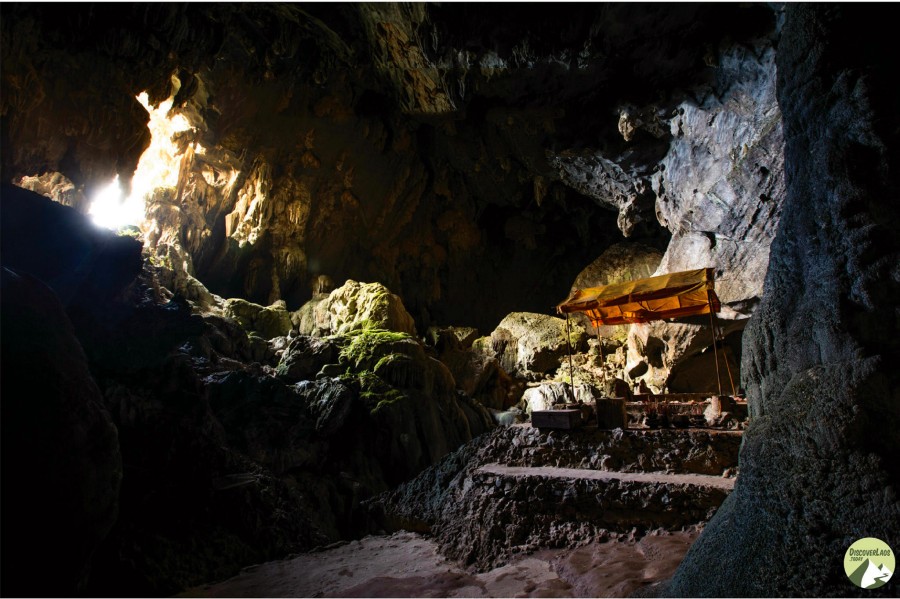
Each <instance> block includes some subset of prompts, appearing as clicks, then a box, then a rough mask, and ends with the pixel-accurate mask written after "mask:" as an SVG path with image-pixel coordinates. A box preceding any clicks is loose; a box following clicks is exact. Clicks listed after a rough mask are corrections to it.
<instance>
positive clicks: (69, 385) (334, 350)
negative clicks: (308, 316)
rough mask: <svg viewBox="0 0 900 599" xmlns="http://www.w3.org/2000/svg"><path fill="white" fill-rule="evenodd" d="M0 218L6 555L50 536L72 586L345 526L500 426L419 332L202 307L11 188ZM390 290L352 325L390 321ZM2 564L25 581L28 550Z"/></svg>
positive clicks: (135, 250) (228, 569)
mask: <svg viewBox="0 0 900 599" xmlns="http://www.w3.org/2000/svg"><path fill="white" fill-rule="evenodd" d="M0 222H2V225H3V231H2V242H3V252H2V255H0V259H2V262H3V267H4V276H3V282H2V287H3V297H2V307H3V331H4V332H3V343H4V346H3V349H4V351H3V355H4V362H3V364H4V377H3V385H4V387H3V396H4V420H3V423H4V430H3V432H4V443H7V442H8V443H10V444H11V445H10V448H12V447H15V448H16V450H15V451H13V450H10V451H4V456H3V459H4V463H3V466H4V467H3V470H4V485H6V486H8V488H9V489H16V491H14V492H12V493H10V494H9V496H8V498H7V499H5V500H4V503H5V505H6V506H7V507H8V508H9V511H8V512H7V511H6V510H4V527H5V529H6V530H7V532H9V531H17V532H15V533H14V534H10V535H9V537H8V539H9V540H11V541H16V542H17V543H19V545H20V546H21V548H22V550H23V552H24V553H21V554H18V553H16V552H10V555H22V556H24V557H25V558H27V559H32V558H33V556H34V555H35V554H36V553H37V552H39V548H38V547H37V546H36V545H35V543H39V544H40V545H41V546H42V547H43V546H44V544H46V543H51V544H52V545H53V546H54V547H56V549H57V550H58V552H59V553H58V561H59V566H58V571H59V576H57V577H55V578H54V580H53V582H52V585H55V586H47V587H46V588H48V589H50V588H53V589H58V592H59V593H60V594H73V593H76V592H88V593H99V594H106V593H111V592H115V589H118V588H129V589H134V590H135V592H139V593H146V594H168V593H173V592H177V591H178V590H180V589H183V588H186V587H188V586H191V585H196V584H200V583H202V582H204V581H209V580H214V579H218V578H223V577H227V576H230V575H232V574H234V573H235V572H236V571H237V569H239V568H240V567H242V566H245V565H249V564H251V563H254V562H259V561H264V560H267V559H272V558H275V557H278V556H282V555H285V554H286V553H288V552H291V551H298V550H304V549H311V548H313V547H315V546H317V545H322V544H326V543H328V542H333V541H336V540H338V539H340V538H344V537H348V536H352V535H353V534H356V531H358V530H360V529H361V527H362V526H363V516H364V514H363V512H361V511H360V509H359V505H360V502H361V501H362V500H364V499H366V498H367V497H370V496H372V495H374V494H376V493H379V492H383V491H385V490H387V489H389V488H391V487H393V486H395V485H396V484H399V483H400V482H402V481H404V480H407V479H409V478H411V477H413V476H415V475H416V474H417V473H418V472H419V471H421V470H422V469H424V468H426V467H427V466H429V465H430V464H432V463H434V462H436V461H437V460H439V459H440V458H441V457H443V456H444V455H445V454H447V453H448V452H450V451H452V450H453V449H455V448H456V447H458V446H459V445H461V444H463V443H465V442H467V441H469V440H471V439H472V438H473V437H475V436H477V435H479V434H480V433H482V432H484V431H486V430H488V429H489V428H491V427H492V426H493V421H492V419H491V417H490V414H489V413H488V412H487V410H486V409H485V408H484V407H482V406H481V405H480V404H478V403H476V402H475V401H473V400H472V399H471V398H469V397H468V396H466V395H465V394H461V393H459V392H457V390H456V385H455V382H454V380H453V377H452V375H451V374H450V372H449V370H448V369H447V367H446V366H444V365H443V364H442V363H441V362H439V361H438V360H436V359H434V358H431V357H429V356H428V355H426V348H425V347H424V345H423V344H422V343H421V342H419V341H418V340H416V339H415V338H412V337H411V336H410V335H408V334H407V333H404V332H396V331H387V330H384V329H376V328H359V329H353V327H350V329H352V330H349V332H348V333H347V334H344V335H337V336H331V337H329V338H327V339H317V338H313V337H309V336H300V335H297V334H296V333H295V332H293V331H292V330H291V326H292V324H291V318H290V314H289V313H288V312H287V311H286V310H285V309H284V306H283V305H279V304H277V303H276V305H274V306H270V307H268V308H265V307H262V306H257V305H253V304H250V303H249V302H246V301H244V300H227V301H224V302H222V304H223V306H224V308H223V309H222V310H221V313H222V314H221V315H219V314H215V313H205V314H202V315H201V314H197V313H192V312H193V311H192V309H191V308H190V306H189V305H188V303H187V302H186V300H184V299H183V298H182V299H179V298H177V297H175V296H172V294H171V293H169V292H167V291H166V290H165V289H164V287H161V286H160V285H159V281H158V280H157V279H156V277H155V275H156V273H157V272H158V271H159V270H160V269H158V268H154V267H152V266H151V265H150V264H146V265H145V266H144V268H143V269H141V263H140V254H139V251H140V244H138V243H137V242H135V241H134V240H133V239H131V238H129V237H117V236H116V235H114V234H113V233H111V232H108V231H103V230H100V229H97V228H96V227H94V226H93V225H92V224H91V223H89V222H88V221H87V219H86V218H85V217H84V216H82V215H80V214H78V213H77V212H75V211H74V210H73V209H71V208H68V207H65V206H62V205H60V204H57V203H53V202H51V201H50V200H47V199H46V198H43V197H41V196H39V195H36V194H33V193H31V192H29V191H25V190H22V189H19V188H16V187H11V186H6V187H4V190H3V203H2V220H0ZM9 268H12V269H16V270H17V271H18V273H19V274H17V273H15V272H13V271H12V270H7V269H9ZM26 273H31V274H26ZM34 277H40V279H41V280H42V281H43V283H42V282H40V281H39V280H38V279H36V278H34ZM44 283H46V284H47V285H49V286H50V288H48V287H46V286H45V285H44ZM367 288H371V289H374V290H375V291H376V292H377V293H378V294H380V295H377V297H385V296H388V297H392V298H393V300H391V301H392V303H390V304H389V305H390V306H392V307H393V309H394V310H393V311H388V312H386V313H385V314H388V315H390V314H393V315H396V314H404V315H406V312H405V309H404V308H403V305H402V304H401V303H399V299H398V298H396V296H391V295H390V294H389V292H388V291H387V290H386V289H384V288H383V287H381V286H374V287H373V286H366V285H362V286H359V285H357V286H356V287H355V288H354V289H356V290H357V291H359V289H367ZM336 297H340V295H338V296H336ZM166 298H172V299H166ZM60 300H63V301H62V302H61V301H60ZM379 305H380V304H378V302H373V303H371V304H366V305H365V306H359V310H356V309H354V310H353V311H352V312H348V311H346V310H345V311H344V312H343V313H342V314H343V316H344V318H345V321H342V322H345V323H353V322H363V321H365V322H366V323H368V325H369V326H371V325H372V323H378V324H390V323H391V322H393V321H391V320H389V319H388V320H378V319H377V318H376V316H377V315H378V314H381V313H380V312H378V311H377V310H375V311H374V312H373V311H372V310H371V308H372V307H373V306H374V307H375V308H377V307H378V306H379ZM385 305H388V304H385ZM345 307H346V306H345ZM195 308H196V306H195ZM64 309H65V311H64ZM359 316H363V317H365V318H357V317H359ZM398 322H400V324H401V325H402V326H408V325H409V323H411V318H410V317H409V316H408V315H406V316H405V320H404V319H401V320H400V321H398ZM285 332H290V333H291V335H292V336H291V338H290V339H289V338H287V337H285V336H280V335H283V333H285ZM82 347H83V348H84V349H83V350H82ZM276 364H277V367H275V366H276ZM328 368H330V369H331V371H330V373H326V374H322V372H320V371H327V370H328ZM28 388H31V389H33V390H34V391H35V393H37V395H36V396H34V395H31V394H24V393H23V391H24V390H25V389H28ZM51 480H52V481H53V484H52V485H51V486H50V487H48V484H49V483H48V482H47V481H51ZM120 481H121V489H120ZM51 487H52V488H51ZM24 517H27V518H28V519H29V520H30V521H31V522H33V523H34V524H33V527H32V528H31V529H23V528H22V527H21V526H17V525H15V524H13V521H12V520H9V519H8V518H24ZM18 531H21V533H20V532H18ZM6 538H7V537H5V539H6ZM4 542H6V541H4ZM208 546H215V547H216V551H215V552H214V553H210V552H209V551H207V550H205V549H204V547H208ZM26 550H27V551H26ZM92 558H93V559H92ZM5 559H6V558H5ZM7 563H9V564H14V563H15V564H16V565H17V566H19V568H18V569H17V570H14V571H9V572H5V573H4V579H3V585H4V591H9V592H10V593H12V594H21V593H23V592H25V591H26V590H27V585H28V584H32V583H29V580H30V579H29V578H28V576H29V572H31V571H32V569H31V568H30V567H29V564H26V563H24V562H13V561H9V562H7V561H4V564H7Z"/></svg>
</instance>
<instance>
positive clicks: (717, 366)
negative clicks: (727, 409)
mask: <svg viewBox="0 0 900 599" xmlns="http://www.w3.org/2000/svg"><path fill="white" fill-rule="evenodd" d="M707 302H709V329H710V331H711V332H712V339H713V357H714V358H715V359H716V382H717V383H718V384H719V395H722V377H721V376H720V375H719V352H718V351H717V350H716V326H715V324H714V323H713V309H712V302H711V301H710V300H709V298H708V297H707Z"/></svg>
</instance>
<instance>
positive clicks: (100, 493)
mask: <svg viewBox="0 0 900 599" xmlns="http://www.w3.org/2000/svg"><path fill="white" fill-rule="evenodd" d="M4 199H5V198H4ZM6 238H7V236H6V235H5V234H4V241H6ZM4 257H5V256H4ZM0 286H2V300H0V313H2V329H3V336H2V339H3V343H2V355H3V462H2V468H3V486H4V495H3V520H2V522H3V546H4V554H5V555H4V558H3V594H4V595H7V596H12V595H19V596H25V595H29V594H31V593H33V592H34V588H35V581H34V580H33V577H32V573H33V572H34V563H33V562H34V559H35V556H36V555H40V554H41V553H43V552H45V551H47V550H48V548H52V552H53V554H54V556H55V560H54V561H55V564H56V565H55V567H54V572H53V576H50V577H48V578H47V580H45V581H43V582H42V583H41V589H42V590H43V592H45V593H46V594H48V595H58V596H74V595H77V594H79V593H82V592H84V587H85V584H86V583H87V580H88V576H89V573H90V570H91V560H92V557H93V554H94V552H95V551H96V549H97V546H98V545H99V544H100V542H101V541H102V540H103V539H104V538H105V537H106V535H107V533H108V532H109V530H110V528H111V527H112V526H113V524H114V523H115V521H116V517H117V515H118V509H119V486H120V484H121V481H122V457H121V455H120V453H119V439H118V435H117V431H116V427H115V425H113V423H112V420H111V419H110V416H109V413H108V412H107V411H106V408H105V407H104V405H103V397H102V395H101V393H100V389H99V388H98V387H97V383H95V382H94V379H93V378H92V376H91V373H90V371H89V370H88V365H87V360H86V358H85V355H84V351H83V350H82V348H81V345H80V344H79V342H78V339H77V338H76V337H75V332H74V329H73V327H72V323H71V322H70V321H69V318H68V317H67V316H66V313H65V311H64V309H63V306H62V304H61V303H60V301H59V299H58V298H57V297H56V295H55V294H54V293H53V291H51V290H50V289H49V288H48V287H47V286H45V285H44V284H43V283H41V282H40V281H38V280H36V279H34V278H33V277H31V276H28V275H18V274H15V273H14V272H12V271H10V270H7V269H6V268H3V271H2V281H0Z"/></svg>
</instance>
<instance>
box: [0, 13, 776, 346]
mask: <svg viewBox="0 0 900 599" xmlns="http://www.w3.org/2000/svg"><path fill="white" fill-rule="evenodd" d="M2 21H3V25H2V27H3V32H2V33H3V34H2V35H0V39H2V43H3V55H4V57H6V58H7V61H6V64H5V68H4V69H3V75H2V84H3V94H2V97H3V100H2V109H3V110H2V111H0V112H2V114H3V115H4V116H3V119H4V121H3V122H4V129H3V131H4V136H5V137H4V143H3V144H2V145H3V148H4V151H3V171H4V172H5V173H7V174H8V176H9V177H11V178H12V177H15V178H19V177H20V176H42V175H43V174H44V173H57V172H58V173H60V174H61V175H63V176H65V177H66V178H68V179H69V180H70V181H72V183H73V184H74V186H75V192H76V193H82V194H83V195H84V196H85V197H89V196H90V195H91V194H92V193H93V191H94V190H95V189H96V188H98V187H99V186H101V185H104V184H105V183H106V182H107V181H108V179H109V178H110V177H111V176H112V175H113V174H114V173H118V174H119V175H120V178H121V179H122V180H123V182H125V183H127V182H128V181H129V180H130V179H131V178H132V172H133V170H134V165H135V164H136V163H137V161H138V157H139V156H140V155H141V152H142V151H143V150H144V148H145V147H146V145H147V142H148V138H149V136H148V131H147V128H146V122H147V113H146V111H145V110H144V109H143V107H142V106H141V105H140V104H139V103H138V102H137V101H136V100H135V95H136V94H138V93H140V92H141V91H144V90H146V91H148V96H149V100H150V103H151V104H152V105H157V104H159V103H160V102H162V101H165V100H166V99H167V98H169V97H171V98H172V101H173V106H174V109H173V111H174V113H175V114H178V115H180V116H183V117H184V118H185V119H186V120H187V121H188V123H189V125H190V127H189V128H188V129H187V130H185V131H182V132H181V133H179V134H178V135H177V136H176V138H174V139H173V145H174V146H175V147H176V150H177V155H176V159H177V161H178V164H177V165H176V167H177V168H178V169H180V173H179V176H178V182H177V184H176V185H173V186H169V187H167V190H166V193H167V194H168V195H169V197H168V199H167V200H166V201H165V202H164V203H167V207H166V208H165V210H161V211H157V216H158V217H159V218H156V217H154V218H155V220H156V226H155V229H156V232H155V233H153V234H152V235H150V236H148V239H147V241H148V247H150V248H151V249H153V250H154V251H157V250H158V249H159V250H160V251H162V252H163V253H165V249H164V248H161V247H160V243H158V242H160V241H161V243H162V245H163V246H164V245H165V244H167V243H169V242H177V244H178V245H179V246H180V247H181V248H183V249H184V251H185V253H186V255H187V256H189V257H190V259H191V264H192V267H191V268H192V270H193V272H192V273H191V275H192V276H196V277H198V278H199V279H200V280H202V281H203V282H204V283H205V284H207V285H208V287H209V289H210V290H211V291H212V292H213V293H215V294H219V295H221V296H222V297H243V298H246V299H248V300H249V301H253V302H254V303H259V304H271V303H272V302H274V301H276V300H278V299H284V300H285V301H287V302H288V305H289V306H290V307H291V308H292V309H293V308H295V307H296V306H299V305H301V304H302V303H303V302H305V301H306V300H307V299H309V297H310V294H309V289H310V282H312V281H314V280H315V279H316V278H317V277H319V276H321V275H329V276H331V277H332V278H334V279H335V280H346V279H347V278H352V279H356V280H368V281H372V280H377V281H381V282H383V283H385V284H386V285H388V287H390V288H391V289H393V290H395V291H396V292H397V293H399V294H400V295H402V297H404V298H405V299H406V301H407V304H408V307H409V308H410V311H411V313H413V315H414V316H415V317H416V319H418V320H419V322H420V325H421V326H428V325H430V324H432V323H434V322H454V323H461V324H469V325H476V326H479V327H481V328H482V329H484V330H491V329H492V328H493V327H494V326H495V325H496V323H497V322H498V321H499V320H500V318H502V316H503V315H504V314H506V313H508V312H509V310H510V309H512V307H513V305H514V302H518V303H519V304H520V305H519V306H517V309H519V310H530V311H540V310H543V309H545V307H546V306H549V305H552V304H553V303H554V302H556V301H559V297H560V295H562V293H561V291H562V290H564V289H565V288H566V287H567V286H568V285H569V284H570V282H571V280H572V279H573V278H574V276H575V275H576V274H577V272H578V270H580V268H582V267H583V265H584V264H587V263H589V262H590V261H591V260H593V259H594V258H596V256H597V254H598V252H599V251H602V250H603V249H604V248H605V247H607V246H608V245H610V244H611V243H613V242H614V241H615V239H616V238H617V237H618V236H619V235H620V233H619V231H620V230H621V231H625V232H627V233H628V234H630V235H631V239H634V240H638V241H640V240H643V241H647V242H650V243H659V244H663V243H665V239H666V238H667V236H668V233H667V232H666V231H663V230H661V229H660V228H659V227H658V226H657V223H656V222H654V221H655V219H654V204H655V201H656V198H657V196H658V195H659V194H658V192H657V190H656V189H655V188H654V187H653V185H652V184H651V183H652V181H651V180H652V178H653V176H654V171H655V169H657V168H658V165H659V161H660V160H661V159H662V158H663V157H664V156H665V154H666V151H667V148H668V147H669V142H670V141H671V138H672V135H673V133H672V131H671V127H670V121H671V119H672V117H673V114H674V113H673V111H675V109H676V108H677V107H678V106H680V105H681V104H682V102H683V100H684V99H685V98H686V97H690V95H691V94H694V93H695V90H696V89H698V88H701V87H702V88H708V87H709V84H710V81H711V80H713V79H714V78H715V77H716V73H715V72H714V71H715V69H714V68H711V67H710V65H711V64H714V62H715V61H716V60H718V59H719V57H720V56H724V55H726V54H727V52H728V51H729V48H731V47H733V46H740V44H742V43H745V42H752V41H753V40H756V39H758V38H759V36H760V35H763V34H765V33H766V32H767V31H769V30H771V28H772V21H773V19H772V11H771V9H769V8H768V7H765V6H762V5H757V6H754V5H747V6H745V5H740V6H738V5H735V6H729V7H715V6H709V7H708V6H704V5H678V6H673V7H666V8H665V9H662V8H652V7H651V8H648V7H643V6H641V7H631V6H628V5H590V6H588V5H586V6H578V7H575V6H573V7H569V8H567V10H566V11H559V10H557V9H555V8H552V7H549V6H538V5H535V6H534V7H528V8H527V9H525V10H521V11H518V13H517V14H516V15H514V16H512V15H508V14H507V15H504V22H503V24H502V25H499V26H498V25H497V22H496V14H495V13H493V12H491V11H490V10H487V9H485V8H481V7H477V6H469V7H455V8H454V7H442V6H439V5H425V6H413V7H394V6H380V5H366V4H360V5H353V6H343V5H340V6H314V7H311V6H302V7H301V6H298V5H284V4H258V5H247V6H244V5H234V6H229V7H226V8H223V9H221V10H219V9H216V10H213V9H211V8H209V7H206V6H202V5H201V6H193V5H184V6H178V7H173V6H162V5H160V6H156V5H147V6H143V5H141V6H126V5H121V6H116V7H111V8H110V9H109V10H107V11H105V12H104V15H103V16H102V18H101V17H100V16H98V15H97V14H96V13H92V12H90V11H87V10H85V9H84V8H83V7H75V6H72V7H68V6H67V7H61V8H60V7H57V8H54V9H52V10H50V9H45V8H42V7H40V6H27V5H15V6H9V7H6V8H4V18H3V19H2ZM73 23H74V24H76V26H75V27H74V28H75V29H77V31H76V32H74V33H73V31H72V29H73V26H72V24H73ZM109 23H116V24H118V25H117V26H115V27H112V28H110V27H109ZM132 23H142V25H143V26H142V28H141V29H140V30H139V31H138V30H135V29H134V28H133V27H131V26H130V24H132ZM273 40H274V41H273ZM299 56H302V57H303V60H298V59H297V57H299ZM749 58H753V59H754V60H755V57H749ZM749 58H748V59H749ZM721 62H722V63H723V64H724V61H721ZM730 73H731V71H727V72H726V71H725V70H723V71H722V76H724V77H728V76H730ZM173 74H174V75H175V77H174V78H173V76H172V75H173ZM598 82H603V84H602V85H599V86H598ZM598 208H599V209H598ZM163 212H164V213H165V214H163ZM423 223H427V225H426V226H423ZM501 304H502V305H503V307H500V305H501ZM495 306H497V307H495Z"/></svg>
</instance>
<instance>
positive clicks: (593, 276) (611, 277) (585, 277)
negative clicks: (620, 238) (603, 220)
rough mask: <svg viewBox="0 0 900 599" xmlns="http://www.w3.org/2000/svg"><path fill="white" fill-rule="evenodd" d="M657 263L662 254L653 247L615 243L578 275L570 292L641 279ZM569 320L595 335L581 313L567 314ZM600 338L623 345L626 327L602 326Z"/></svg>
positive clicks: (654, 270) (654, 269) (587, 320)
mask: <svg viewBox="0 0 900 599" xmlns="http://www.w3.org/2000/svg"><path fill="white" fill-rule="evenodd" d="M660 260H662V252H660V251H659V250H657V249H656V248H652V247H649V246H646V245H642V244H640V243H628V242H622V243H617V244H615V245H613V246H611V247H610V248H608V249H607V250H605V251H604V252H603V253H602V254H600V256H598V257H597V259H596V260H594V261H593V262H591V263H590V264H588V265H587V266H586V267H585V268H584V270H582V271H581V272H580V273H578V276H577V277H575V282H574V283H572V289H571V291H575V290H576V289H585V288H586V287H599V286H601V285H612V284H613V283H622V282H625V281H633V280H635V279H644V278H646V277H649V276H652V275H653V274H654V273H655V272H656V269H657V267H659V262H660ZM570 318H572V319H573V320H574V321H575V322H577V323H578V324H580V325H581V326H583V327H584V329H585V330H586V331H587V332H588V334H590V335H596V334H597V330H596V328H595V327H594V325H593V324H591V321H590V319H589V318H588V317H587V316H586V315H585V314H584V313H583V312H575V313H573V314H571V315H570ZM600 335H601V336H603V337H608V338H613V339H615V340H617V341H622V342H624V341H625V338H626V337H627V335H628V327H626V326H602V327H601V329H600Z"/></svg>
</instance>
